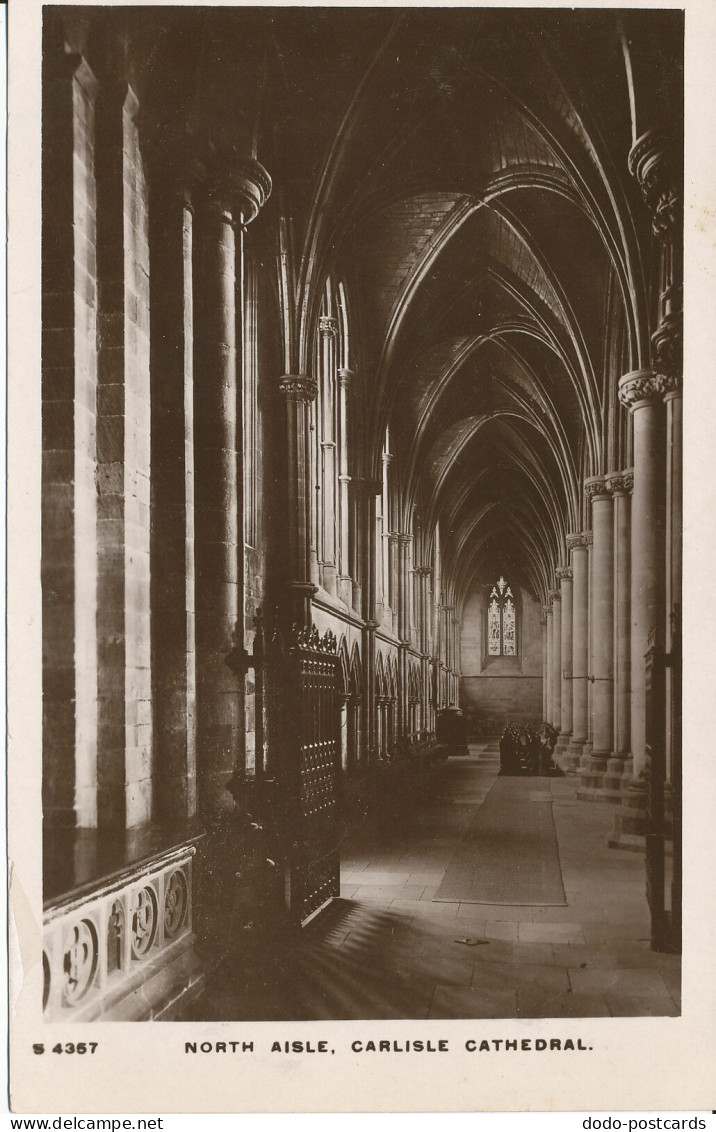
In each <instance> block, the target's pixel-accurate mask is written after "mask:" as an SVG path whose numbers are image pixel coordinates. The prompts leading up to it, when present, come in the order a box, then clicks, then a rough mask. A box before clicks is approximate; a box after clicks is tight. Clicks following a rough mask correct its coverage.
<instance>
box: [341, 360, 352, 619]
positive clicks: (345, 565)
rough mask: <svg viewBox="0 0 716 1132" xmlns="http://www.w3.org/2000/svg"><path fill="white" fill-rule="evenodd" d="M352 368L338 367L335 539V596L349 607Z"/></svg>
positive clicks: (350, 592) (350, 596)
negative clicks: (336, 522)
mask: <svg viewBox="0 0 716 1132" xmlns="http://www.w3.org/2000/svg"><path fill="white" fill-rule="evenodd" d="M353 376H354V375H353V371H352V370H349V369H339V370H338V426H339V428H338V439H339V450H338V486H339V490H340V496H339V508H338V510H339V515H340V523H339V532H340V537H339V540H338V550H339V555H338V571H339V573H338V596H339V597H340V598H341V599H342V600H343V601H344V602H345V603H346V605H348V606H352V605H353V582H352V580H351V567H350V539H351V530H350V526H351V524H350V496H349V489H350V482H351V477H350V468H349V463H348V460H349V450H348V432H349V428H350V413H349V401H350V390H351V384H352V381H353Z"/></svg>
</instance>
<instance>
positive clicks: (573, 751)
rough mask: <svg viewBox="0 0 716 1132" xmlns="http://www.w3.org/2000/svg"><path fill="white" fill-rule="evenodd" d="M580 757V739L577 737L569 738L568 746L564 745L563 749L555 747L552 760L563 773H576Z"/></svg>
mask: <svg viewBox="0 0 716 1132" xmlns="http://www.w3.org/2000/svg"><path fill="white" fill-rule="evenodd" d="M581 757H582V741H581V740H579V739H577V740H574V739H570V743H569V746H567V747H565V749H564V750H563V751H558V750H557V749H556V748H555V752H554V761H555V762H556V763H557V765H558V766H559V769H560V770H563V771H564V773H565V774H572V775H574V774H577V768H578V767H579V760H580V759H581Z"/></svg>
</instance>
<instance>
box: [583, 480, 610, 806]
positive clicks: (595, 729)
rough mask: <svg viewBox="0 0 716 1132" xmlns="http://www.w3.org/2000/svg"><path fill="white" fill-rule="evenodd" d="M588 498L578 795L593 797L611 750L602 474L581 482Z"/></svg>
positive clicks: (606, 510) (606, 496)
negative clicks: (587, 708) (587, 621)
mask: <svg viewBox="0 0 716 1132" xmlns="http://www.w3.org/2000/svg"><path fill="white" fill-rule="evenodd" d="M585 489H586V492H587V495H588V496H589V498H590V499H591V501H592V537H593V546H592V672H591V676H592V709H591V710H592V750H591V753H590V756H589V759H588V762H587V764H586V767H585V769H584V771H583V774H582V782H583V784H584V786H585V787H586V791H585V792H584V793H582V792H580V795H579V796H580V797H585V798H587V797H588V798H590V799H592V798H594V797H596V795H594V794H593V793H592V792H593V791H595V790H597V789H599V788H600V787H601V785H602V776H603V774H604V771H605V770H606V768H607V759H608V758H609V757H610V755H611V754H612V751H613V741H614V735H613V719H614V526H613V510H612V498H611V495H610V493H609V491H608V489H607V486H606V482H605V478H604V476H593V477H592V478H591V479H588V480H587V481H586V483H585Z"/></svg>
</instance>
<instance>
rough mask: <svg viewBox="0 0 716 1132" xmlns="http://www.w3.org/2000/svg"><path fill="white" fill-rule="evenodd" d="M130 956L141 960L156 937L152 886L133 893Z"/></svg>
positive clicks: (155, 913)
mask: <svg viewBox="0 0 716 1132" xmlns="http://www.w3.org/2000/svg"><path fill="white" fill-rule="evenodd" d="M131 921H132V956H133V957H134V958H135V959H141V958H142V956H144V955H146V954H147V952H148V951H149V950H150V948H151V946H152V944H153V943H154V940H155V939H156V935H157V894H156V892H155V891H154V888H153V887H152V885H150V884H148V885H145V887H144V888H140V890H139V892H137V893H135V896H134V900H133V901H132V914H131Z"/></svg>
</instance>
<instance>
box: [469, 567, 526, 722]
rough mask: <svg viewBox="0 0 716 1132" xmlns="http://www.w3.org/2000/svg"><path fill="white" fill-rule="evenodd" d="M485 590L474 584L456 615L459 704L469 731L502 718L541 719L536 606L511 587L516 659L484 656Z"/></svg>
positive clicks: (486, 598)
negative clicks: (458, 627)
mask: <svg viewBox="0 0 716 1132" xmlns="http://www.w3.org/2000/svg"><path fill="white" fill-rule="evenodd" d="M490 589H491V584H490V583H485V585H480V586H477V587H476V588H475V589H474V590H473V592H472V593H471V594H470V596H469V598H468V600H467V601H466V603H465V606H464V610H463V617H462V628H461V650H462V651H461V658H462V672H463V676H462V679H461V680H460V706H461V707H462V709H463V711H464V712H465V714H466V716H467V718H468V726H469V727H470V728H471V729H474V730H475V731H484V730H485V729H486V728H487V729H488V730H489V728H490V726H491V725H494V727H497V726H498V725H500V724H501V723H502V722H503V721H504V720H506V719H511V720H513V721H515V722H519V723H528V722H535V723H536V722H539V721H540V720H541V717H542V626H541V624H540V616H541V610H540V606H539V604H538V603H537V602H536V601H535V599H534V598H533V597H532V595H531V594H530V593H529V592H528V591H527V590H524V589H519V590H517V589H515V598H516V606H517V653H518V655H517V657H516V658H514V659H513V658H511V657H495V658H489V657H488V656H487V646H486V640H485V634H486V604H487V600H488V598H489V594H490Z"/></svg>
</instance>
